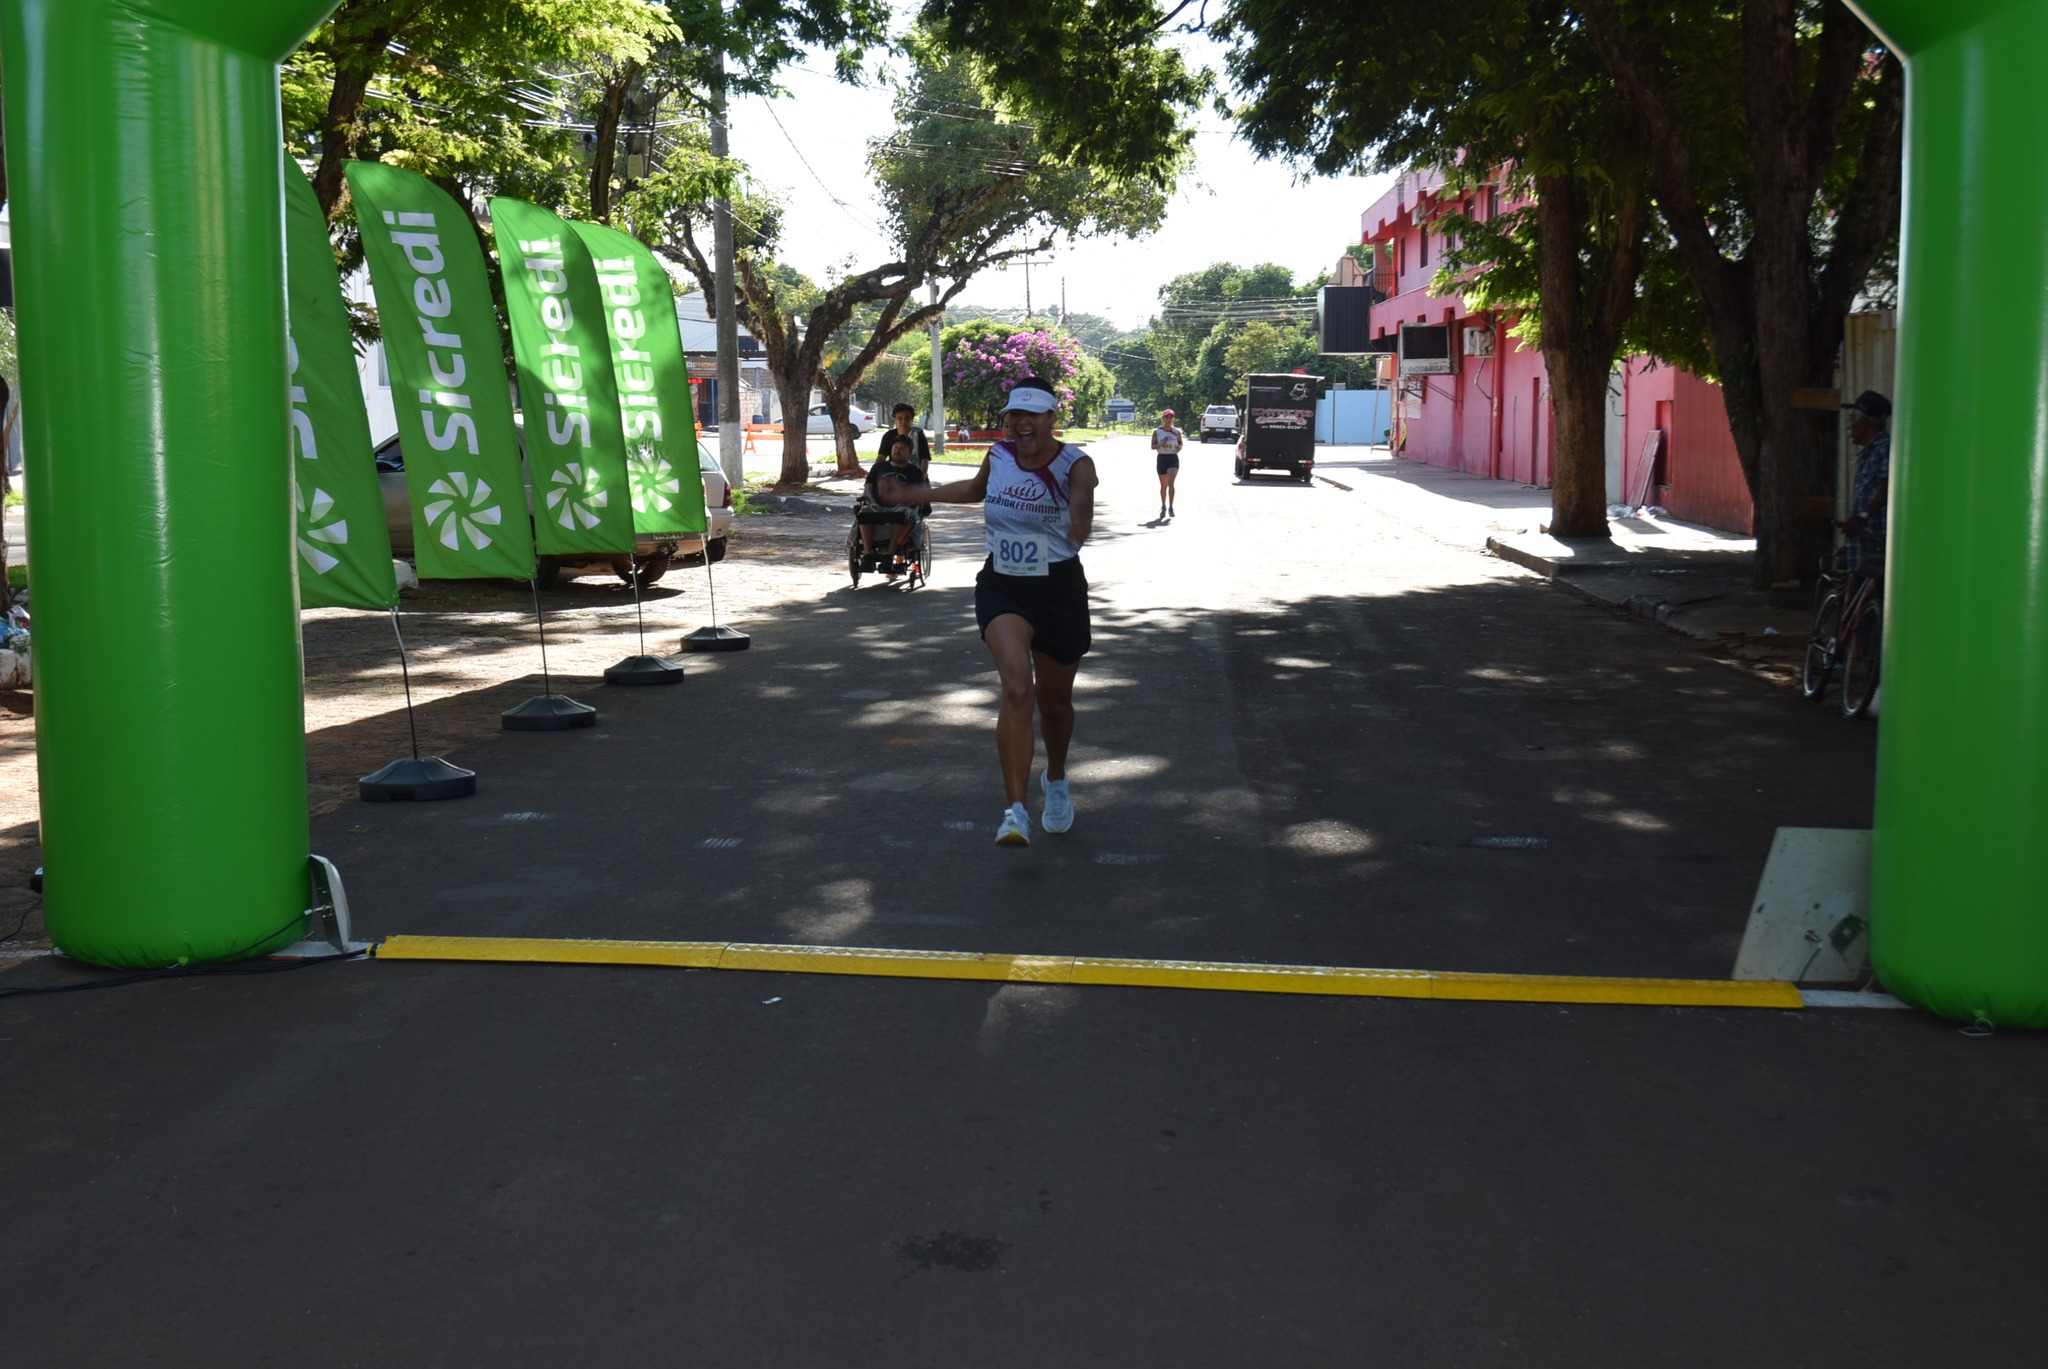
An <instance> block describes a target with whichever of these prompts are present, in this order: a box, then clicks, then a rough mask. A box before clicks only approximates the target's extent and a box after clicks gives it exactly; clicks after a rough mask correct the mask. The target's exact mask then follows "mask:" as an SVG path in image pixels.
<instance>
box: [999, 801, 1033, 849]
mask: <svg viewBox="0 0 2048 1369" xmlns="http://www.w3.org/2000/svg"><path fill="white" fill-rule="evenodd" d="M1030 844H1031V814H1030V813H1028V812H1027V811H1025V808H1024V805H1023V804H1021V803H1013V804H1011V805H1010V806H1009V807H1008V808H1006V809H1004V810H1003V821H1002V824H1001V825H1000V826H999V827H997V828H996V845H998V846H1029V845H1030Z"/></svg>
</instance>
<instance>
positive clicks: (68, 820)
mask: <svg viewBox="0 0 2048 1369" xmlns="http://www.w3.org/2000/svg"><path fill="white" fill-rule="evenodd" d="M330 8H332V0H268V2H267V3H266V0H126V2H125V3H120V4H114V3H109V2H108V0H0V25H4V26H0V44H4V52H0V55H4V59H5V63H6V114H7V150H8V164H9V171H10V184H11V186H12V192H13V198H14V210H15V212H14V234H15V243H16V247H17V260H18V261H19V262H21V263H22V264H23V265H24V267H26V269H25V270H24V271H22V272H21V273H20V275H19V277H18V284H17V296H18V299H19V302H20V313H21V337H22V358H23V365H22V377H21V382H22V383H21V391H22V399H23V410H24V413H25V414H26V415H27V421H28V438H29V442H28V461H29V468H30V476H29V479H30V483H31V484H32V485H33V486H34V487H35V489H36V498H35V499H34V500H33V501H32V503H31V505H30V531H31V545H32V547H33V549H34V550H33V556H34V564H35V585H36V608H37V629H38V632H37V655H36V659H37V675H38V690H37V702H38V710H37V711H38V723H37V726H38V734H39V758H40V765H41V777H42V800H43V834H44V849H45V859H46V862H47V865H48V868H49V872H50V875H49V878H50V887H49V893H48V901H47V904H46V914H47V921H48V925H49V928H50V932H51V936H52V938H53V939H54V940H55V941H56V943H57V944H58V945H59V946H61V947H62V948H63V949H65V950H66V951H68V952H70V953H72V954H74V955H77V956H80V957H82V958H84V959H88V960H93V961H97V962H100V963H103V964H110V965H158V964H165V963H169V962H174V961H179V960H188V959H213V958H220V957H226V956H233V955H238V954H249V953H253V952H255V951H257V950H260V949H264V948H267V947H268V946H269V945H270V944H272V943H275V942H278V941H282V940H284V939H287V938H288V937H290V936H291V935H293V934H294V932H295V930H296V929H295V926H294V925H293V924H294V923H295V922H296V915H297V913H298V911H299V910H300V909H301V908H302V907H303V906H304V903H305V885H306V857H307V835H306V800H305V784H304V743H303V724H302V719H301V713H300V704H299V698H300V666H299V659H298V633H297V629H296V622H295V619H294V595H293V589H292V573H293V572H292V544H291V531H292V519H291V493H290V488H289V472H288V470H287V467H288V465H289V463H288V462H287V461H286V460H285V459H284V457H283V453H284V452H285V451H286V450H287V448H286V439H285V431H286V421H287V419H286V408H285V361H284V357H285V351H284V288H283V258H282V245H281V244H282V236H281V228H280V224H281V219H282V210H281V197H280V186H279V181H278V173H279V166H278V159H277V147H278V144H279V141H280V128H279V116H278V104H277V71H276V66H277V63H278V62H279V61H280V60H282V59H283V57H284V56H285V55H286V54H287V53H288V52H290V50H291V49H292V48H293V47H294V46H295V45H296V44H297V43H298V42H299V41H301V40H302V39H303V37H304V36H305V34H306V33H307V32H309V31H310V30H311V29H312V27H313V26H314V25H315V24H316V23H318V22H319V20H320V18H321V17H322V16H323V15H324V14H325V13H326V12H327V10H328V9H330ZM1858 8H1859V10H1860V11H1861V12H1862V13H1864V14H1865V15H1866V16H1867V17H1868V18H1869V19H1870V21H1871V22H1872V24H1873V25H1874V26H1875V27H1876V28H1877V29H1878V30H1879V31H1880V32H1881V33H1883V34H1884V35H1885V38H1886V41H1887V42H1889V43H1890V44H1891V45H1892V46H1893V48H1894V49H1895V50H1896V51H1898V52H1899V53H1900V54H1901V55H1902V56H1903V57H1904V59H1905V62H1906V72H1907V81H1908V121H1907V140H1908V147H1907V209H1906V237H1905V261H1904V267H1905V282H1904V291H1903V296H1902V316H1901V323H1900V336H1901V350H1900V387H1899V388H1900V393H1899V396H1898V415H1897V423H1896V428H1895V431H1896V437H1895V439H1894V440H1895V443H1896V447H1895V450H1896V454H1897V462H1896V465H1895V468H1894V469H1895V475H1894V479H1893V490H1894V496H1893V500H1894V510H1895V513H1894V518H1893V523H1892V538H1893V548H1892V558H1891V560H1892V576H1891V579H1890V583H1889V586H1888V589H1887V600H1886V623H1887V626H1886V631H1887V644H1886V665H1887V678H1886V685H1885V707H1884V713H1885V720H1884V726H1883V731H1882V737H1881V741H1880V744H1879V758H1878V805H1877V823H1876V833H1875V842H1874V849H1875V865H1874V869H1873V886H1874V891H1875V892H1874V895H1873V909H1872V931H1871V939H1872V951H1873V956H1874V959H1875V962H1876V965H1877V968H1878V970H1879V972H1880V974H1881V975H1882V976H1883V978H1884V981H1885V983H1886V985H1887V986H1888V987H1890V988H1891V989H1893V990H1894V991H1895V992H1897V993H1899V994H1901V995H1902V996H1904V997H1906V998H1908V999H1911V1000H1912V1001H1914V1002H1916V1003H1919V1004H1922V1005H1924V1006H1926V1007H1929V1008H1931V1009H1933V1010H1934V1011H1936V1012H1940V1013H1944V1014H1947V1015H1949V1016H1952V1017H1960V1018H1971V1017H1977V1016H1982V1017H1986V1018H1989V1019H1990V1020H1992V1021H1994V1022H1997V1023H2000V1024H2005V1025H2026V1026H2035V1027H2040V1026H2048V841H2044V840H2043V839H2042V837H2041V836H2040V834H2039V832H2038V830H2037V829H2038V827H2039V824H2040V822H2041V819H2042V817H2043V816H2044V815H2048V204H2044V198H2048V197H2044V195H2043V193H2042V191H2041V190H2040V189H2039V188H2038V187H2037V186H2036V184H2035V181H2034V175H2033V173H2034V170H2035V169H2036V168H2038V167H2040V166H2043V165H2048V82H2043V81H2041V80H2040V79H2039V76H2038V73H2037V72H2036V70H2035V68H2036V67H2037V66H2038V64H2039V61H2040V54H2041V53H2042V52H2044V51H2048V0H1863V3H1861V4H1860V5H1859V6H1858Z"/></svg>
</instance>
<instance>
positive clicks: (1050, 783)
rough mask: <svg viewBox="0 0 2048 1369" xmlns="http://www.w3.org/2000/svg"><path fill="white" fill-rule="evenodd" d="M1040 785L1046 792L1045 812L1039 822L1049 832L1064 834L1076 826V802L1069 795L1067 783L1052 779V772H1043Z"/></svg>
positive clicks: (1039, 816)
mask: <svg viewBox="0 0 2048 1369" xmlns="http://www.w3.org/2000/svg"><path fill="white" fill-rule="evenodd" d="M1038 783H1039V785H1040V786H1041V787H1042V788H1043V789H1044V790H1045V811H1044V812H1043V813H1041V814H1039V815H1038V820H1039V822H1040V823H1042V824H1043V825H1044V827H1045V830H1046V831H1048V832H1064V831H1066V830H1067V829H1068V828H1070V827H1072V826H1073V825H1074V800H1073V798H1072V797H1071V796H1070V795H1069V794H1068V793H1067V782H1066V781H1065V780H1056V779H1054V778H1052V774H1051V772H1050V771H1044V772H1041V773H1040V774H1039V776H1038Z"/></svg>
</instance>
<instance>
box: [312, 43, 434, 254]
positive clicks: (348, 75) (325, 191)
mask: <svg viewBox="0 0 2048 1369" xmlns="http://www.w3.org/2000/svg"><path fill="white" fill-rule="evenodd" d="M412 16H413V7H407V8H405V9H402V10H399V11H397V12H395V13H394V14H393V15H392V22H391V23H390V24H388V25H386V26H383V27H379V28H376V29H373V30H371V31H370V32H368V33H365V34H363V35H362V37H361V39H359V40H358V41H357V42H356V43H355V44H354V45H353V46H351V47H350V48H348V49H347V50H346V51H342V52H337V53H335V54H334V88H333V89H332V90H330V91H329V92H328V95H327V109H326V111H325V112H324V113H323V114H322V115H321V116H320V164H319V165H318V166H316V167H314V168H313V193H314V194H315V195H317V196H319V198H320V212H321V213H323V214H325V215H326V216H327V217H328V218H330V219H331V218H333V217H334V207H335V205H337V204H339V203H341V192H342V191H343V190H345V189H346V188H347V186H348V182H347V181H345V180H344V179H343V178H342V164H343V163H344V162H347V161H349V160H351V159H353V158H354V156H355V155H356V120H357V119H359V118H360V117H362V112H363V100H364V98H365V97H366V96H367V95H368V94H369V90H370V82H371V80H372V79H374V78H375V76H376V75H377V68H378V66H379V64H381V63H382V62H383V60H384V54H385V53H386V52H387V51H389V50H390V47H391V44H392V43H393V41H395V40H396V39H397V37H398V34H399V31H400V30H401V29H402V28H404V27H405V25H406V24H407V23H409V22H410V21H411V19H412Z"/></svg>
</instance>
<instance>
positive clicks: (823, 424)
mask: <svg viewBox="0 0 2048 1369" xmlns="http://www.w3.org/2000/svg"><path fill="white" fill-rule="evenodd" d="M846 422H847V426H848V427H850V428H852V429H853V435H854V437H855V438H862V437H866V436H867V435H868V434H869V433H871V432H873V431H874V430H875V414H874V411H873V410H872V409H863V408H861V407H860V406H859V405H858V404H856V405H853V406H851V407H849V408H848V409H847V411H846ZM804 431H805V432H806V433H810V434H817V433H823V434H824V435H825V436H827V437H830V436H831V435H832V415H831V414H830V413H828V412H826V410H825V406H824V405H822V404H813V405H812V406H811V418H810V422H808V423H807V424H805V425H804Z"/></svg>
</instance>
